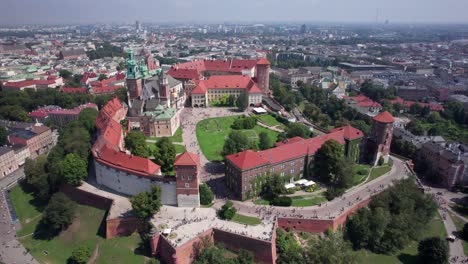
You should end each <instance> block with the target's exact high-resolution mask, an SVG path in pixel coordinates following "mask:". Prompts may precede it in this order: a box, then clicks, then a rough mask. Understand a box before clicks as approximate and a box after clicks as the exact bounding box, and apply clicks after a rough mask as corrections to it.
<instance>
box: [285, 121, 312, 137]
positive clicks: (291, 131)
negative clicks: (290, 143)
mask: <svg viewBox="0 0 468 264" xmlns="http://www.w3.org/2000/svg"><path fill="white" fill-rule="evenodd" d="M286 134H287V136H288V138H293V137H301V138H308V137H309V135H310V130H309V128H308V127H307V126H306V125H304V124H301V123H289V124H288V125H287V127H286Z"/></svg>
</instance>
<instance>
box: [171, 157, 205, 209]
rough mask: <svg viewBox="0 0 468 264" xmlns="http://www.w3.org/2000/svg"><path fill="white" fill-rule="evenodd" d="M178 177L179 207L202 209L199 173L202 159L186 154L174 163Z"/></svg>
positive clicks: (177, 158)
mask: <svg viewBox="0 0 468 264" xmlns="http://www.w3.org/2000/svg"><path fill="white" fill-rule="evenodd" d="M174 170H175V176H176V193H177V206H179V207H200V194H199V190H198V188H199V185H200V178H199V171H200V157H199V156H198V155H196V154H194V153H190V152H184V153H182V154H180V155H179V156H177V157H176V160H175V162H174Z"/></svg>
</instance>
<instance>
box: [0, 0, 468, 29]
mask: <svg viewBox="0 0 468 264" xmlns="http://www.w3.org/2000/svg"><path fill="white" fill-rule="evenodd" d="M0 6H1V9H0V24H32V23H40V24H43V23H47V24H50V23H96V22H133V21H135V20H140V21H143V22H236V21H255V22H275V21H281V22H282V21H297V22H302V21H310V22H321V21H323V22H329V21H333V22H375V21H376V17H377V14H378V17H379V21H380V22H382V21H385V20H386V19H388V20H390V22H404V23H406V22H409V23H411V22H415V23H421V22H435V23H439V22H442V23H445V22H448V23H458V22H468V13H467V11H468V0H229V1H227V0H164V1H163V0H0Z"/></svg>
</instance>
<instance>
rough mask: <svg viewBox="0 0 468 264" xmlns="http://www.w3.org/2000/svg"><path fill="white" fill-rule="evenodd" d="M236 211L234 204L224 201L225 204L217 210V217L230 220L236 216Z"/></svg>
mask: <svg viewBox="0 0 468 264" xmlns="http://www.w3.org/2000/svg"><path fill="white" fill-rule="evenodd" d="M236 213H237V209H236V208H235V207H234V204H233V203H232V202H231V201H229V200H228V201H226V203H225V204H224V205H223V206H222V207H221V209H219V211H218V216H219V218H221V219H224V220H231V219H232V218H233V217H234V215H236Z"/></svg>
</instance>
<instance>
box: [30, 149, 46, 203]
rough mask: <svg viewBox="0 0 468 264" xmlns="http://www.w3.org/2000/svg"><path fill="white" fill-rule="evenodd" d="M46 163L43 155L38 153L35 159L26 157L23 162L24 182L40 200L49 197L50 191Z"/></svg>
mask: <svg viewBox="0 0 468 264" xmlns="http://www.w3.org/2000/svg"><path fill="white" fill-rule="evenodd" d="M46 165H47V157H46V156H45V155H40V156H38V157H37V158H36V159H35V160H31V159H26V162H25V164H24V174H25V176H26V182H27V183H28V184H29V185H31V186H32V187H33V189H34V193H35V195H36V197H37V198H39V199H40V200H42V201H47V200H48V199H49V197H50V191H51V187H50V185H49V179H48V177H49V176H48V173H47V171H46Z"/></svg>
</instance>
